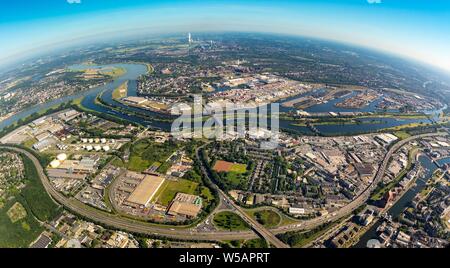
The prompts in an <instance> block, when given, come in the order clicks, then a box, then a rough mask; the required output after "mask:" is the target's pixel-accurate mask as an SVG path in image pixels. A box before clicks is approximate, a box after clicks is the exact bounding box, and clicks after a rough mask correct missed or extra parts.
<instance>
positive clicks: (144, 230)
mask: <svg viewBox="0 0 450 268" xmlns="http://www.w3.org/2000/svg"><path fill="white" fill-rule="evenodd" d="M442 135H445V133H433V134H423V135H418V136H412V137H410V138H408V139H405V140H402V141H400V142H398V143H396V144H395V145H394V146H392V148H391V149H390V150H389V151H388V153H387V154H386V156H385V158H384V160H383V162H382V164H381V166H380V169H379V170H378V173H377V175H376V176H375V178H374V180H373V182H372V184H371V185H370V186H369V187H367V188H366V190H365V191H364V192H363V193H361V194H360V195H359V196H358V197H357V198H356V199H354V200H353V201H352V202H351V203H349V204H348V205H347V206H345V207H343V208H342V209H340V210H339V211H337V212H336V213H333V214H332V215H328V216H326V217H320V218H315V219H311V220H307V221H303V222H301V223H299V224H292V225H286V226H281V227H278V228H274V229H271V230H270V231H269V230H267V229H265V228H260V225H259V224H257V223H256V224H254V222H252V221H249V219H251V218H249V217H248V216H246V214H245V213H244V212H243V210H242V209H241V208H240V207H238V206H237V205H236V204H234V203H233V202H230V205H231V206H232V207H233V208H234V209H235V210H236V211H237V212H238V214H239V215H240V216H241V217H243V218H244V219H246V220H247V221H248V222H250V224H251V226H252V227H253V229H254V230H255V231H256V232H258V233H259V234H260V235H261V236H263V237H264V238H265V239H267V240H268V241H269V242H270V243H272V244H273V245H274V246H276V247H286V245H284V244H282V243H281V242H278V241H276V240H274V239H273V237H274V235H275V234H280V233H285V232H287V231H305V230H310V229H313V228H315V227H317V226H319V225H321V224H323V223H326V222H331V221H335V220H338V219H340V218H341V217H344V216H346V215H348V214H350V213H351V212H352V211H353V210H355V209H356V208H358V207H359V206H360V205H362V204H364V203H365V202H366V201H367V199H368V198H369V197H370V194H371V192H372V190H373V189H374V188H375V187H376V185H377V184H378V182H379V181H380V180H381V179H382V178H383V176H384V173H385V170H386V168H387V165H388V163H389V160H390V158H391V157H392V154H393V153H394V152H396V151H397V150H398V149H399V148H401V147H402V146H403V145H405V144H406V143H408V142H410V141H413V140H416V139H419V138H425V137H434V136H442ZM2 147H3V148H6V149H9V150H12V151H16V152H18V153H21V154H24V155H25V156H26V157H28V158H29V159H30V160H31V161H32V162H33V164H34V165H35V167H36V170H37V172H38V175H39V178H40V180H41V182H42V184H43V186H44V188H45V190H46V191H47V193H48V194H49V195H50V196H51V197H52V198H53V199H54V200H55V201H56V202H58V203H59V204H61V205H63V206H64V207H65V208H67V209H68V210H70V211H72V212H74V213H77V214H79V215H81V216H83V217H85V218H87V219H90V220H92V221H94V222H96V223H100V224H103V225H105V226H110V227H112V228H117V229H121V230H124V231H128V232H133V233H140V234H148V235H157V236H164V237H168V238H174V239H184V240H204V241H226V240H241V239H254V238H258V236H257V235H256V234H255V233H254V232H252V231H243V232H236V231H235V232H227V231H208V232H199V231H196V230H194V229H189V228H186V227H184V228H181V227H172V226H164V227H162V226H161V225H156V224H151V223H145V222H141V221H136V220H133V219H129V218H124V217H120V216H117V215H112V214H108V213H106V212H103V211H100V210H96V209H94V208H92V207H89V206H87V205H85V204H83V203H81V202H79V201H78V200H76V199H73V198H68V197H66V196H64V195H63V194H61V193H59V192H58V191H57V190H56V189H54V188H53V186H52V185H51V183H50V181H49V179H48V177H47V176H46V175H45V173H44V170H43V167H42V166H41V164H40V163H39V160H38V159H37V158H36V157H35V156H34V155H33V154H31V153H30V152H28V151H26V150H23V149H19V148H16V147H8V146H2ZM220 193H221V194H220V195H221V200H222V202H229V201H230V200H229V198H228V196H226V195H225V194H224V193H223V192H221V191H220ZM251 220H253V219H251ZM258 225H259V226H258ZM280 243H281V244H280Z"/></svg>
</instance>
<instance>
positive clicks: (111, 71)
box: [100, 67, 127, 78]
mask: <svg viewBox="0 0 450 268" xmlns="http://www.w3.org/2000/svg"><path fill="white" fill-rule="evenodd" d="M126 72H127V71H126V70H125V69H124V68H121V67H114V68H108V69H102V70H101V71H100V73H101V74H104V75H109V76H111V77H113V78H116V77H120V76H122V75H124V74H125V73H126Z"/></svg>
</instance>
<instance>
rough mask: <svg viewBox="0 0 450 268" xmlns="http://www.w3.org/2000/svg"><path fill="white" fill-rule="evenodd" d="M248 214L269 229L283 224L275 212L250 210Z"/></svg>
mask: <svg viewBox="0 0 450 268" xmlns="http://www.w3.org/2000/svg"><path fill="white" fill-rule="evenodd" d="M248 214H249V215H250V216H251V217H252V218H253V219H255V220H256V221H257V222H259V223H260V224H261V225H263V226H264V227H267V228H271V227H276V226H278V225H279V224H280V223H281V216H280V215H279V214H278V213H276V212H275V211H272V210H269V209H265V210H249V211H248Z"/></svg>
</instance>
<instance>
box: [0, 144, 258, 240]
mask: <svg viewBox="0 0 450 268" xmlns="http://www.w3.org/2000/svg"><path fill="white" fill-rule="evenodd" d="M3 148H6V149H8V150H12V151H16V152H18V153H21V154H23V155H25V156H26V157H28V158H29V159H30V160H31V161H32V162H33V164H34V165H35V167H36V170H37V172H38V175H39V178H40V180H41V182H42V185H43V186H44V189H45V190H46V191H47V193H48V194H49V195H50V196H51V197H52V198H53V199H54V200H55V201H56V202H57V203H59V204H61V205H63V206H64V207H65V208H66V209H68V210H69V211H72V212H74V213H76V214H78V215H80V216H83V217H85V218H87V219H90V220H92V221H94V222H96V223H100V224H103V225H105V226H111V227H113V228H117V229H121V230H125V231H129V232H133V233H140V234H149V235H157V236H164V237H168V238H175V239H185V240H205V241H225V240H239V239H254V238H257V237H258V236H257V235H256V234H254V233H253V232H248V231H246V232H227V231H215V232H197V231H195V230H193V229H187V228H186V227H185V228H180V227H176V226H164V227H162V226H161V225H159V226H158V225H156V224H151V223H145V222H141V221H136V220H133V219H130V218H124V217H120V216H117V215H112V214H109V213H106V212H103V211H100V210H97V209H94V208H92V207H89V206H87V205H85V204H83V203H81V202H80V201H78V200H76V199H73V198H68V197H66V196H64V195H63V194H61V193H60V192H58V191H57V190H56V189H54V188H53V186H52V185H51V182H50V181H49V179H48V177H47V176H46V175H45V173H44V170H43V168H42V166H41V164H40V162H39V160H38V159H37V158H36V157H35V156H34V155H33V154H31V153H30V152H28V151H26V150H23V149H19V148H16V147H7V146H5V147H3Z"/></svg>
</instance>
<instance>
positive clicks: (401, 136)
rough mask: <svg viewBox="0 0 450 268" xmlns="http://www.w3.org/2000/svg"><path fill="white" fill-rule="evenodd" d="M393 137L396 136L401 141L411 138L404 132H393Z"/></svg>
mask: <svg viewBox="0 0 450 268" xmlns="http://www.w3.org/2000/svg"><path fill="white" fill-rule="evenodd" d="M394 135H395V136H397V137H398V138H399V139H401V140H404V139H407V138H409V137H411V135H409V134H408V133H407V132H406V131H396V132H394Z"/></svg>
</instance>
